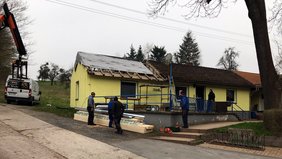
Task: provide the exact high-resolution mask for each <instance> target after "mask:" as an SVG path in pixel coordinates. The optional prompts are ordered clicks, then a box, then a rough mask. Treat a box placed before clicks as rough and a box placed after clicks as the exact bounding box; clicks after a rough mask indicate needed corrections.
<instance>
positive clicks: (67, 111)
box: [0, 81, 76, 118]
mask: <svg viewBox="0 0 282 159" xmlns="http://www.w3.org/2000/svg"><path fill="white" fill-rule="evenodd" d="M38 84H39V88H40V91H41V92H42V94H41V98H40V103H39V104H37V105H35V106H33V109H34V110H36V111H44V112H49V113H53V114H56V115H59V116H64V117H69V118H73V114H74V113H75V112H76V110H75V109H74V108H71V107H70V89H69V88H66V85H65V84H62V83H60V82H56V83H55V84H54V85H53V86H51V83H50V82H49V81H48V82H42V81H40V82H38ZM0 86H1V88H3V89H2V90H3V91H0V102H1V103H6V101H5V99H4V87H5V83H3V82H1V83H0Z"/></svg>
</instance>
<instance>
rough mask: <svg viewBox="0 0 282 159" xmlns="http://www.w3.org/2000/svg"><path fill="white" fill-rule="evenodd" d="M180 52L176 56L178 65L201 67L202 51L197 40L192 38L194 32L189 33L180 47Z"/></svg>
mask: <svg viewBox="0 0 282 159" xmlns="http://www.w3.org/2000/svg"><path fill="white" fill-rule="evenodd" d="M179 47H180V48H179V51H178V52H177V53H175V54H174V57H175V61H176V63H179V64H188V63H190V64H192V65H193V66H199V65H200V51H199V48H198V44H197V43H196V42H195V39H193V38H192V32H191V31H189V32H187V34H186V36H185V37H184V39H183V43H182V44H181V45H180V46H179Z"/></svg>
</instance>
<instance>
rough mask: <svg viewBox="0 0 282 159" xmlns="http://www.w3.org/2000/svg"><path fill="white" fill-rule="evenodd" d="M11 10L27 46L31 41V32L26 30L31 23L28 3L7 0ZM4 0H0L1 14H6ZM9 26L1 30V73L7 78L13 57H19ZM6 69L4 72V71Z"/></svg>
mask: <svg viewBox="0 0 282 159" xmlns="http://www.w3.org/2000/svg"><path fill="white" fill-rule="evenodd" d="M6 2H7V4H8V6H9V9H10V11H11V12H12V13H13V14H14V16H15V19H16V22H17V25H18V27H19V31H20V34H21V36H22V38H23V39H24V40H23V41H24V42H25V45H26V46H29V45H30V44H31V43H29V42H30V41H27V39H30V38H29V32H28V31H27V30H26V26H27V25H29V24H30V23H31V21H30V20H29V18H28V17H27V16H26V14H25V11H26V10H27V4H26V3H25V2H23V1H21V0H6ZM3 3H4V0H0V8H1V9H0V14H4V13H3V10H2V5H3ZM12 38H13V37H12V35H11V32H10V30H9V28H2V29H1V30H0V39H1V40H0V63H1V65H0V73H1V77H3V78H6V76H7V75H8V74H9V71H8V70H10V68H11V62H12V59H15V58H16V57H17V49H16V46H15V44H14V41H13V39H12ZM3 71H4V72H3Z"/></svg>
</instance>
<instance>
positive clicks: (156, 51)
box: [151, 45, 167, 62]
mask: <svg viewBox="0 0 282 159" xmlns="http://www.w3.org/2000/svg"><path fill="white" fill-rule="evenodd" d="M151 53H152V54H151V60H154V61H157V62H164V61H165V55H166V53H167V52H166V50H165V47H164V46H163V47H158V46H156V45H155V46H154V48H153V49H152V51H151Z"/></svg>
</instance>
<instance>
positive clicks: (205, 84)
mask: <svg viewBox="0 0 282 159" xmlns="http://www.w3.org/2000/svg"><path fill="white" fill-rule="evenodd" d="M150 64H151V65H153V66H154V67H155V68H156V69H157V70H159V71H160V73H161V74H162V75H163V76H168V75H169V72H170V69H169V67H167V66H165V65H164V64H162V63H157V62H154V61H150ZM172 74H173V79H174V83H175V89H176V92H178V90H180V89H181V90H184V91H185V92H186V93H187V94H186V95H187V96H188V97H190V99H192V100H193V99H195V100H196V99H202V100H204V101H205V100H207V99H208V94H209V91H210V89H212V90H213V92H214V93H215V96H216V98H215V101H216V102H218V103H220V102H230V103H231V105H230V106H229V107H228V109H229V110H232V109H233V111H242V110H243V111H250V109H251V107H250V105H251V98H250V97H251V90H252V88H253V87H254V86H253V84H252V83H250V82H249V81H247V80H246V79H244V78H242V77H241V76H239V75H238V74H236V73H234V72H232V71H227V70H222V69H215V68H208V67H200V66H191V65H185V64H172Z"/></svg>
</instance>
